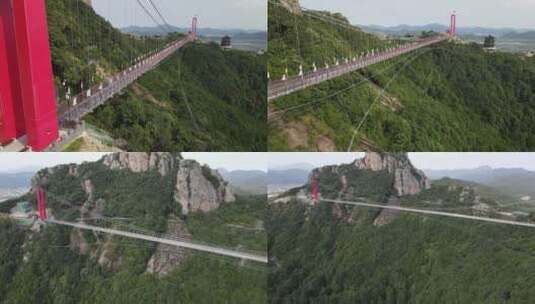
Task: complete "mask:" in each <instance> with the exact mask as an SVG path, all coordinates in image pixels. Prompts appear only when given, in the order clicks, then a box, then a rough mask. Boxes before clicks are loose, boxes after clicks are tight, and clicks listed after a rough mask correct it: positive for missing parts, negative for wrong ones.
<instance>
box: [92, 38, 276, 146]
mask: <svg viewBox="0 0 535 304" xmlns="http://www.w3.org/2000/svg"><path fill="white" fill-rule="evenodd" d="M264 64H265V60H264V59H263V57H262V56H256V55H254V54H252V53H248V52H242V51H223V50H221V49H220V48H219V47H218V46H217V45H216V44H208V45H203V44H196V45H190V46H187V47H186V48H184V49H183V50H180V51H179V52H178V53H177V54H175V55H173V56H171V57H170V58H169V59H168V60H166V61H165V62H164V63H163V64H161V65H160V66H159V67H158V68H157V69H155V70H153V71H151V72H149V73H147V74H146V75H144V76H143V77H141V78H140V79H139V81H138V82H137V84H135V85H133V86H131V87H130V88H129V89H127V90H126V91H125V94H123V95H121V96H117V97H115V98H113V99H112V100H111V101H110V102H108V103H107V104H106V105H104V106H102V107H100V108H98V109H97V110H96V111H95V112H94V113H93V114H91V115H90V116H89V117H88V121H89V122H90V123H92V124H95V125H96V126H98V127H100V128H102V129H104V130H106V131H108V132H110V133H111V134H112V136H114V137H116V138H121V139H124V140H126V142H127V144H126V145H125V147H123V148H125V149H127V150H129V151H230V150H232V151H262V150H265V149H266V147H265V145H266V136H267V135H266V134H267V132H266V122H265V116H266V110H265V96H266V95H265V94H266V89H265V88H266V84H265V81H264V77H265V76H264V75H265V73H264V72H265V65H264Z"/></svg>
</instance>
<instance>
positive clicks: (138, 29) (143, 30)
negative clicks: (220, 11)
mask: <svg viewBox="0 0 535 304" xmlns="http://www.w3.org/2000/svg"><path fill="white" fill-rule="evenodd" d="M121 31H122V32H124V33H131V34H141V35H162V34H163V30H162V29H161V28H159V27H150V26H128V27H124V28H121ZM189 31H190V29H189V28H182V27H176V26H172V25H171V30H170V31H167V32H168V33H172V32H179V33H188V32H189ZM197 33H198V34H199V35H201V36H224V35H245V36H247V35H253V36H258V35H260V36H262V35H263V36H264V37H267V31H260V30H249V29H219V28H209V27H204V28H198V29H197Z"/></svg>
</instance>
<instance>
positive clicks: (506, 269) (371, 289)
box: [267, 155, 535, 304]
mask: <svg viewBox="0 0 535 304" xmlns="http://www.w3.org/2000/svg"><path fill="white" fill-rule="evenodd" d="M315 172H316V175H317V180H318V182H319V184H320V190H321V195H322V197H327V198H340V199H345V200H363V201H367V200H370V201H374V202H378V203H384V204H391V203H392V202H393V201H395V200H396V199H395V198H396V197H397V199H398V203H400V204H401V205H402V206H412V207H416V206H417V207H418V208H426V209H431V210H448V211H449V212H455V213H465V214H473V215H478V216H501V215H499V214H494V213H493V212H497V211H499V210H500V208H499V206H498V205H497V204H496V201H494V200H492V199H487V198H485V197H483V196H481V195H480V194H478V192H477V191H476V189H475V187H476V185H473V184H467V183H464V182H461V181H454V180H442V181H438V182H433V183H431V184H429V182H428V181H426V179H427V178H426V177H425V175H423V173H422V172H421V171H419V170H417V169H415V168H414V167H412V165H411V164H410V162H408V161H407V159H405V158H404V157H403V155H380V156H378V155H368V156H367V157H366V158H365V159H363V160H356V161H355V162H354V163H352V164H347V165H342V166H329V167H324V168H318V169H316V170H315ZM401 176H404V178H401ZM406 177H407V178H406ZM416 185H418V186H416ZM309 187H310V185H307V186H305V187H304V188H302V189H294V190H292V191H289V192H288V193H287V194H285V195H283V196H281V197H279V198H276V199H274V200H273V201H271V202H270V207H269V209H268V217H267V218H268V220H267V229H268V247H269V251H270V253H269V254H270V257H271V262H272V265H273V267H274V268H275V270H274V271H273V273H272V274H270V276H269V295H270V303H388V304H390V303H496V304H498V303H526V304H527V303H531V301H532V299H533V297H535V288H533V285H534V283H535V281H534V280H535V278H534V277H533V276H532V275H531V274H532V273H534V271H535V266H534V265H535V264H534V262H535V255H533V250H535V240H534V238H533V232H532V231H531V230H530V228H525V227H514V226H507V225H497V224H491V223H482V222H477V221H470V220H465V219H452V218H446V217H440V216H426V215H415V214H407V213H399V212H388V211H381V210H379V209H371V208H363V207H351V206H342V205H337V204H331V203H327V202H319V203H318V204H317V205H315V206H314V205H313V204H311V203H310V201H309V199H306V198H303V196H302V195H300V194H298V193H297V192H301V193H304V194H306V193H308V192H309ZM296 191H297V192H296ZM393 197H394V199H393ZM482 207H484V208H482ZM469 210H470V211H469ZM534 214H535V213H534ZM524 220H525V219H524ZM534 220H535V217H533V214H532V218H531V221H534Z"/></svg>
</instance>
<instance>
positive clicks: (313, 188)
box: [310, 175, 320, 206]
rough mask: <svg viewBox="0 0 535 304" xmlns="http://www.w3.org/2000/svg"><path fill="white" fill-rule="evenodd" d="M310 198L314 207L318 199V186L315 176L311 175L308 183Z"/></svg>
mask: <svg viewBox="0 0 535 304" xmlns="http://www.w3.org/2000/svg"><path fill="white" fill-rule="evenodd" d="M310 197H311V198H312V203H313V204H314V206H316V205H317V204H318V202H319V199H320V186H319V183H318V178H317V176H316V175H312V180H311V182H310Z"/></svg>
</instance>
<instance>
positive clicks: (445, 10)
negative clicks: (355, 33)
mask: <svg viewBox="0 0 535 304" xmlns="http://www.w3.org/2000/svg"><path fill="white" fill-rule="evenodd" d="M301 5H302V6H303V7H306V8H310V9H325V10H329V11H333V12H341V13H343V14H344V15H345V16H347V17H348V18H349V19H350V21H351V22H352V23H353V24H378V25H386V26H392V25H399V24H410V25H423V24H429V23H442V24H449V14H450V13H451V12H452V11H457V14H458V17H457V26H458V27H463V26H484V27H517V28H534V29H535V17H534V16H535V0H441V1H436V0H433V1H429V0H359V1H352V0H328V1H327V0H301Z"/></svg>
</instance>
